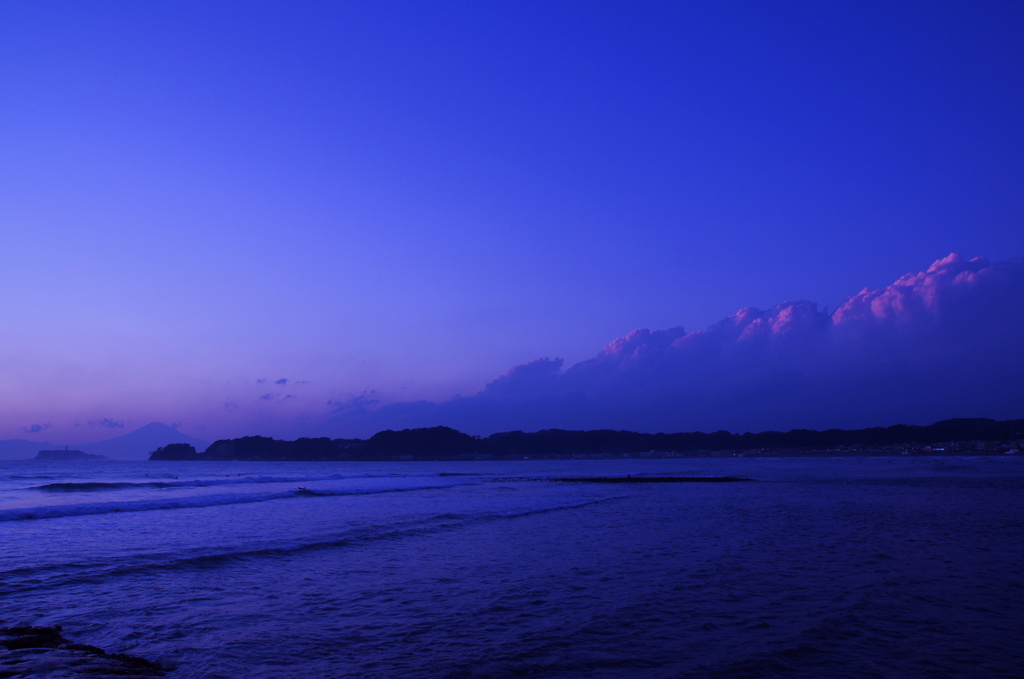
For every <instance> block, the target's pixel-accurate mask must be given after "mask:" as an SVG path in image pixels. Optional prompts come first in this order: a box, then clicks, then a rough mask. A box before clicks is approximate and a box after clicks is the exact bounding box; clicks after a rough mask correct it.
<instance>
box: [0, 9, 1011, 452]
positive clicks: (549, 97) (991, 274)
mask: <svg viewBox="0 0 1024 679" xmlns="http://www.w3.org/2000/svg"><path fill="white" fill-rule="evenodd" d="M1022 34H1024V5H1022V4H1020V3H1013V2H990V3H967V2H956V3H952V2H935V1H930V2H904V3H882V2H877V3H875V2H829V3H822V2H791V3H760V2H736V3H720V2H692V3H691V2H687V3H681V2H650V3H640V4H638V3H626V2H621V3H616V2H528V1H527V2H488V3H481V2H423V3H415V2H388V1H386V0H381V1H378V2H345V3H341V2H302V3H286V2H283V1H276V2H255V1H253V2H231V1H226V2H217V3H208V2H191V1H189V0H176V1H175V2H170V1H166V2H164V1H153V2H133V1H128V0H125V1H123V2H110V1H103V0H97V1H96V2H88V3H83V2H75V1H73V0H63V1H47V0H5V1H4V2H0V247H2V251H3V253H4V259H3V263H2V265H0V438H29V439H38V440H44V439H45V440H48V441H53V442H67V443H76V442H88V441H93V440H99V439H105V438H110V437H112V436H116V435H119V434H122V433H125V432H127V431H130V430H131V429H134V428H137V427H139V426H141V425H143V424H146V423H148V422H151V421H154V420H159V421H164V422H168V423H174V424H178V425H180V427H181V429H182V431H184V432H186V433H188V434H191V435H193V436H198V437H201V438H204V439H207V440H213V439H216V438H220V437H227V436H241V435H247V434H264V435H273V436H277V437H282V438H294V437H297V436H302V435H309V436H319V435H328V436H357V435H366V434H368V433H372V432H373V431H376V430H377V429H381V428H386V427H399V426H429V425H434V424H449V425H451V426H457V427H459V428H461V429H463V430H465V431H470V432H472V433H481V434H486V433H490V432H492V431H496V430H504V429H534V428H537V427H547V426H564V427H584V426H585V427H600V426H609V427H628V428H636V429H647V430H667V431H688V430H712V429H718V428H725V429H732V430H737V431H746V430H760V429H768V428H789V427H799V426H806V427H816V428H820V427H829V426H868V425H874V424H878V425H887V424H893V423H895V422H899V421H915V422H917V423H922V424H924V423H929V422H931V421H934V420H936V419H941V418H943V417H952V416H990V417H1000V418H1003V417H1024V405H1022V404H1024V399H1022V398H1021V396H1020V392H1019V385H1020V384H1021V382H1020V381H1019V376H1022V375H1024V367H1022V359H1021V357H1020V352H1019V351H1018V350H1017V347H1019V346H1020V345H1021V338H1022V337H1024V334H1022V333H1024V325H1022V322H1021V320H1020V318H1021V316H1022V312H1024V295H1022V291H1024V279H1022V273H1021V269H1022V265H1021V263H1020V262H1019V261H1017V262H1014V261H1010V260H1013V259H1014V258H1019V257H1021V256H1024V228H1022V226H1024V219H1022V217H1024V190H1022V187H1024V125H1021V124H1020V121H1021V120H1024V41H1022V40H1021V39H1020V36H1021V35H1022ZM950 253H959V255H961V256H960V257H948V255H950ZM978 257H983V258H985V259H983V260H980V259H975V258H978ZM908 273H909V274H911V275H910V277H909V278H908V277H904V274H908ZM901 277H903V278H901ZM898 279H899V281H901V282H899V283H897V284H895V285H894V281H897V280H898ZM865 288H866V289H867V290H868V292H865V293H861V294H860V295H858V291H860V290H863V289H865ZM786 300H792V302H789V303H786V304H783V303H784V302H785V301H786ZM797 300H811V302H813V304H812V303H811V302H799V303H797V302H796V301H797ZM777 305H778V306H777ZM837 309H838V310H839V311H837ZM737 310H741V311H739V312H737ZM840 312H841V313H840ZM723 319H724V320H723ZM780 319H781V320H780ZM680 326H681V327H682V328H683V329H680ZM750 327H753V328H754V329H753V330H748V328H750ZM637 328H648V329H650V331H644V332H646V333H647V334H644V332H640V333H639V334H638V333H633V331H634V330H635V329H637ZM765 328H767V329H765ZM694 331H697V332H694ZM631 333H632V334H631ZM744 333H745V334H744ZM616 338H619V339H616ZM779 338H784V339H779ZM744 342H746V343H745V344H744ZM698 345H699V347H698ZM694 347H697V348H694ZM702 352H703V353H702ZM541 358H546V359H547V360H543V361H538V360H537V359H541ZM515 366H518V367H515ZM502 376H504V377H502ZM1012 380H1017V381H1016V385H1017V386H1016V391H1015V390H1014V388H1012ZM883 393H884V394H885V396H884V398H883V397H881V396H879V394H883ZM922 394H927V397H924V396H922ZM897 395H901V396H900V397H897ZM901 404H902V405H901Z"/></svg>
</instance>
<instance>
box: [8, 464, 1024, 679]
mask: <svg viewBox="0 0 1024 679" xmlns="http://www.w3.org/2000/svg"><path fill="white" fill-rule="evenodd" d="M627 474H629V475H631V476H634V477H635V476H656V475H673V476H679V475H686V476H726V475H729V476H743V477H749V478H750V479H751V480H750V481H745V482H737V483H679V484H642V483H641V484H632V483H627V484H592V483H573V482H567V481H558V480H551V479H558V478H561V477H566V476H619V475H621V476H625V475H627ZM1022 493H1024V460H1022V459H1021V458H1019V457H978V458H916V457H914V458H910V457H904V458H817V459H805V458H768V459H700V460H693V459H675V460H635V459H631V460H595V461H535V460H524V461H520V462H464V463H450V462H432V463H413V462H388V463H369V462H358V463H344V462H322V463H280V462H277V463H259V462H205V463H188V462H137V463H130V462H89V463H85V462H82V463H71V462H35V461H24V462H5V463H0V624H3V625H13V624H37V625H52V624H60V625H63V627H64V635H65V636H67V637H68V638H69V639H72V640H74V641H77V642H81V643H88V644H93V645H96V646H100V647H103V648H105V649H107V650H109V651H119V652H125V653H129V654H132V655H136V656H141V657H145V658H148V659H150V660H154V661H157V662H159V663H161V664H162V665H164V666H165V667H168V668H170V671H169V672H168V676H170V677H174V678H180V679H185V678H189V679H191V678H210V679H214V678H227V679H239V678H242V677H246V678H267V679H269V678H272V677H274V678H277V677H281V678H288V677H367V678H371V677H403V678H405V677H408V678H416V677H431V678H434V677H448V678H466V679H469V678H484V677H487V678H500V677H551V678H554V677H559V678H561V677H569V678H575V677H593V678H604V677H659V678H660V677H666V678H674V677H680V678H681V677H686V678H690V677H722V678H725V677H729V678H730V679H731V678H736V677H775V676H778V677H806V678H812V677H813V678H815V679H818V678H820V677H851V678H852V677H901V678H908V677H921V678H924V677H928V678H929V679H932V678H936V677H939V678H941V677H982V676H983V677H1021V676H1024V633H1022V630H1024V612H1022V611H1024V495H1022Z"/></svg>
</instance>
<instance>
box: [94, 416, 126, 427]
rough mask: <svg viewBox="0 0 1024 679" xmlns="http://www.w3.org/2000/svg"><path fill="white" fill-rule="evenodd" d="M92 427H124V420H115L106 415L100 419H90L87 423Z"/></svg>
mask: <svg viewBox="0 0 1024 679" xmlns="http://www.w3.org/2000/svg"><path fill="white" fill-rule="evenodd" d="M87 424H88V425H89V426H90V427H107V428H109V429H124V422H121V421H119V420H113V419H111V418H109V417H104V418H102V419H99V420H89V421H88V423H87Z"/></svg>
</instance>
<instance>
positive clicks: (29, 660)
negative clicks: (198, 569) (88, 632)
mask: <svg viewBox="0 0 1024 679" xmlns="http://www.w3.org/2000/svg"><path fill="white" fill-rule="evenodd" d="M48 676H61V677H76V676H83V677H92V678H93V679H103V677H122V678H124V677H129V678H131V677H140V678H141V677H162V676H164V669H163V668H162V667H160V665H157V664H156V663H154V662H150V661H149V660H146V659H145V658H137V657H135V656H131V655H126V654H124V653H107V652H106V651H104V650H103V649H102V648H97V647H96V646H90V645H88V644H75V643H72V642H70V641H68V640H67V639H65V638H64V636H63V635H62V634H61V627H60V625H54V626H53V627H36V626H27V625H25V626H18V627H3V628H0V679H4V678H5V677H48Z"/></svg>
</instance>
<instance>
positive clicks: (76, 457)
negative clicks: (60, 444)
mask: <svg viewBox="0 0 1024 679" xmlns="http://www.w3.org/2000/svg"><path fill="white" fill-rule="evenodd" d="M35 459H37V460H51V461H60V462H79V461H83V460H93V461H95V460H107V459H110V458H108V457H105V456H103V455H93V454H92V453H85V452H82V451H81V450H67V449H64V450H40V451H39V452H38V453H36V458H35Z"/></svg>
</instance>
